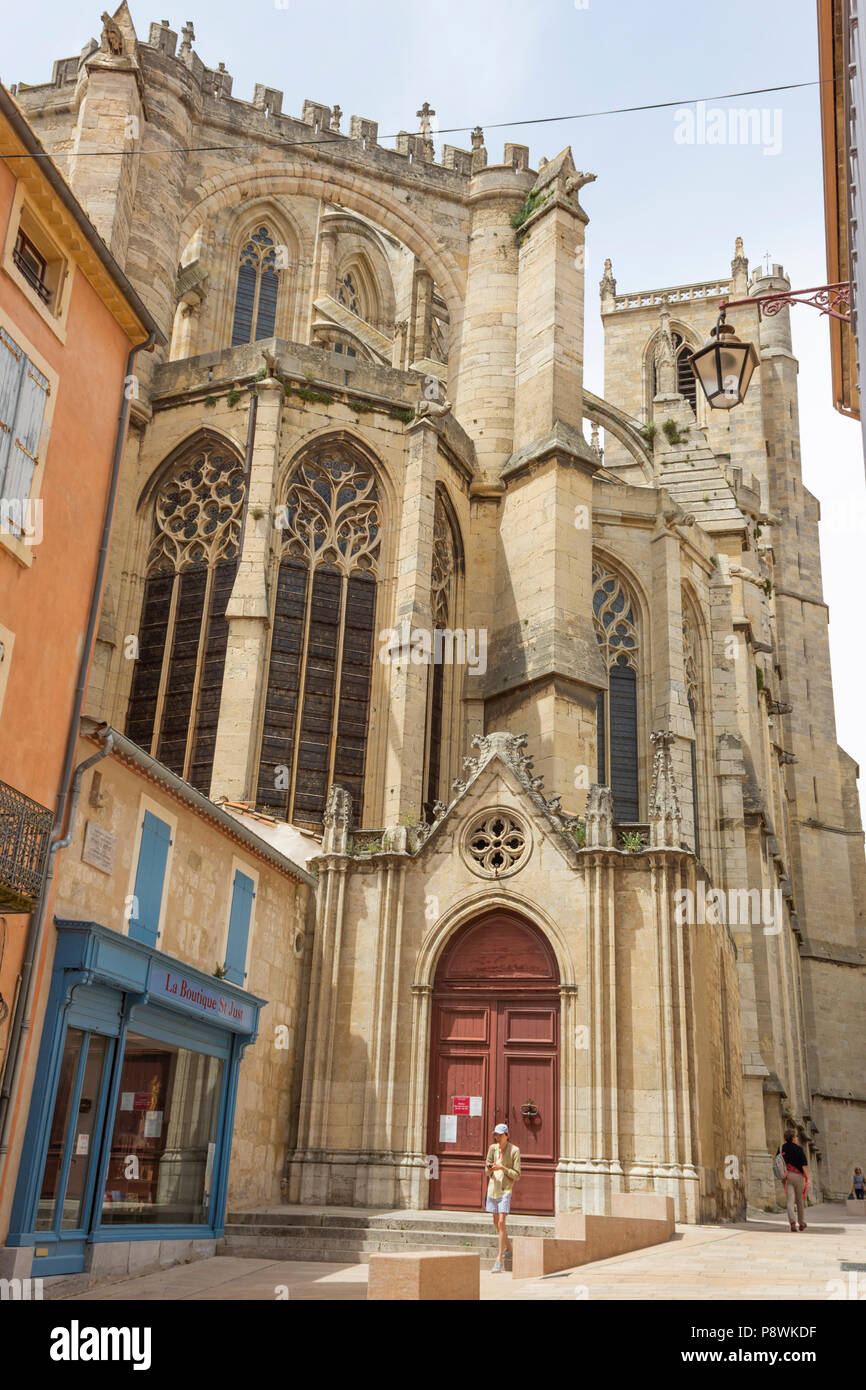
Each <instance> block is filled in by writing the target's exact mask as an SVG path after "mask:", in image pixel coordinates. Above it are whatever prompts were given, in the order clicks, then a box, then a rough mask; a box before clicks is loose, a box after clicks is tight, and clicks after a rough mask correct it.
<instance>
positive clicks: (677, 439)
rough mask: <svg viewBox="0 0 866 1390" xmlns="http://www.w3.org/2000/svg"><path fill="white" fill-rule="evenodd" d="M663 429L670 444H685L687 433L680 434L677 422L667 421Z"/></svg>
mask: <svg viewBox="0 0 866 1390" xmlns="http://www.w3.org/2000/svg"><path fill="white" fill-rule="evenodd" d="M662 429H663V430H664V432H665V437H666V438H667V441H668V443H669V444H685V442H686V432H685V431H683V432H682V433H681V432H680V427H679V425H678V424H677V422H676V420H665V422H664V424H663V425H662Z"/></svg>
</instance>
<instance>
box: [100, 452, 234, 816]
mask: <svg viewBox="0 0 866 1390" xmlns="http://www.w3.org/2000/svg"><path fill="white" fill-rule="evenodd" d="M244 493H245V483H244V471H243V464H242V463H241V461H240V459H239V458H238V457H237V456H236V455H235V454H234V453H233V452H232V451H231V450H230V449H229V448H227V447H226V445H225V444H224V443H222V442H221V441H216V440H212V439H208V438H205V439H203V440H199V441H198V442H197V443H196V444H194V445H193V446H192V447H191V448H190V449H189V450H187V451H186V453H185V454H184V455H183V457H182V458H181V460H180V461H179V462H178V463H177V465H176V466H175V467H174V468H173V469H172V471H171V473H170V474H169V476H168V477H167V478H166V479H165V481H164V482H163V483H162V485H161V487H160V489H159V491H158V492H157V495H156V500H155V503H154V535H153V540H152V542H151V546H150V551H149V554H148V563H147V578H146V581H145V586H144V601H143V604H142V610H141V620H140V624H139V632H138V639H139V647H138V659H137V661H136V663H135V673H134V676H133V682H132V691H131V695H130V701H129V713H128V716H127V723H126V732H127V734H128V736H129V737H130V738H131V739H133V740H134V742H135V743H137V744H138V745H139V746H140V747H141V748H144V749H145V750H146V751H147V752H149V753H152V754H153V756H154V757H156V758H158V759H159V761H160V762H162V763H165V765H166V767H169V768H170V769H171V771H172V772H175V773H177V775H178V776H179V777H185V778H186V779H187V781H189V782H191V783H192V785H193V786H194V787H196V788H197V790H198V791H200V792H203V793H204V794H205V795H207V793H208V791H209V790H210V780H211V774H212V771H213V756H214V748H215V745H216V731H217V722H218V720H219V709H220V699H221V695H222V682H223V670H224V667H225V655H226V645H227V641H228V623H227V621H226V616H225V614H226V607H227V605H228V601H229V597H230V595H231V591H232V588H233V586H234V581H235V575H236V574H237V564H238V546H239V542H240V533H241V525H242V520H243V505H244Z"/></svg>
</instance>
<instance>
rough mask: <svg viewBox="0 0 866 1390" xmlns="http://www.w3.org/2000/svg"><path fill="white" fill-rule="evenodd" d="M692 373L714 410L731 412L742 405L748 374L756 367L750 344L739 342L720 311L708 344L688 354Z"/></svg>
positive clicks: (746, 389)
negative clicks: (690, 356) (690, 355)
mask: <svg viewBox="0 0 866 1390" xmlns="http://www.w3.org/2000/svg"><path fill="white" fill-rule="evenodd" d="M691 363H692V370H693V372H694V374H695V376H696V377H697V379H698V381H699V382H700V383H701V389H702V391H703V393H704V395H705V396H706V398H707V400H708V401H709V403H710V405H711V406H713V408H714V409H716V410H732V409H733V407H734V406H735V405H742V403H743V400H744V399H745V395H746V392H747V391H748V389H749V382H750V381H751V380H752V373H753V372H754V370H755V368H756V367H757V365H758V354H757V352H756V351H755V345H754V343H741V342H740V340H739V338H738V337H737V335H736V333H735V332H734V330H733V328H731V326H730V324H727V323H725V311H724V309H723V310H722V312H721V313H720V314H719V321H718V323H717V324H716V326H715V328H714V329H713V331H712V333H711V334H710V341H709V342H708V343H707V344H706V346H705V347H702V348H700V349H699V351H698V352H694V353H692V358H691Z"/></svg>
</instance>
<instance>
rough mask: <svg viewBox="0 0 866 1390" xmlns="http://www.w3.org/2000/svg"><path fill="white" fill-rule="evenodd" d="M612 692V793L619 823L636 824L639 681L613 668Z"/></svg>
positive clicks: (620, 668)
mask: <svg viewBox="0 0 866 1390" xmlns="http://www.w3.org/2000/svg"><path fill="white" fill-rule="evenodd" d="M609 680H610V688H609V692H608V699H609V705H610V745H609V748H610V790H611V793H612V794H613V808H614V815H615V816H616V819H617V820H619V821H636V820H639V819H640V817H639V815H638V794H637V678H636V677H635V673H634V671H632V670H631V669H630V667H628V666H620V665H617V666H612V667H611V669H610V673H609Z"/></svg>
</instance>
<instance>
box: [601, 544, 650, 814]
mask: <svg viewBox="0 0 866 1390" xmlns="http://www.w3.org/2000/svg"><path fill="white" fill-rule="evenodd" d="M592 608H593V622H594V625H595V635H596V639H597V641H598V644H599V648H600V651H601V654H602V659H603V661H604V664H605V667H606V669H607V673H608V687H607V690H604V691H601V692H600V693H599V696H598V701H597V706H596V721H597V724H596V730H597V738H598V745H597V765H598V781H599V783H600V784H601V785H603V786H608V787H610V790H611V794H612V796H613V813H614V818H615V820H617V821H620V822H629V821H632V822H633V821H638V820H640V795H639V779H638V757H639V745H638V717H637V676H638V659H639V651H640V643H639V634H638V625H637V618H636V611H637V604H636V603H635V600H634V598H633V596H632V594H631V592H630V590H629V588H628V586H627V585H626V583H625V581H624V580H623V579H622V578H621V576H619V575H617V574H614V573H612V572H611V571H610V570H608V569H606V568H605V567H604V566H603V565H602V564H601V563H596V564H595V565H593V595H592Z"/></svg>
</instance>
